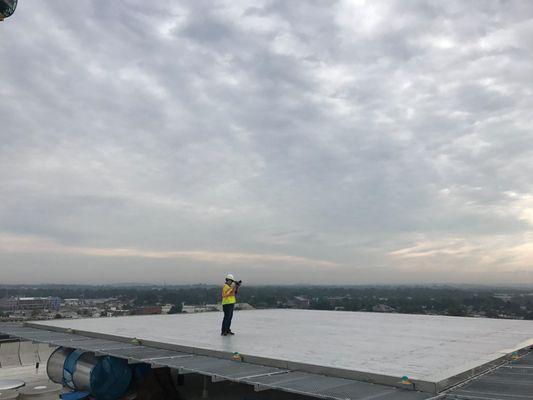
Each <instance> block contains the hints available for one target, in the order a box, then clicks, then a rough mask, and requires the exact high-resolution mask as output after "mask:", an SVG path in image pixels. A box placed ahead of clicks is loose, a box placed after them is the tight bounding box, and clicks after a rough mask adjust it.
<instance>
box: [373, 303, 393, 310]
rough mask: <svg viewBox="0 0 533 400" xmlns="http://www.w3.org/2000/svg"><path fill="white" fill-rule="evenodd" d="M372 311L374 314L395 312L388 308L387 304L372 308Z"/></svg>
mask: <svg viewBox="0 0 533 400" xmlns="http://www.w3.org/2000/svg"><path fill="white" fill-rule="evenodd" d="M372 311H374V312H394V311H395V310H394V308H392V307H391V306H388V305H386V304H376V305H375V306H374V307H372Z"/></svg>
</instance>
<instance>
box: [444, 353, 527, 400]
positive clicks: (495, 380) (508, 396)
mask: <svg viewBox="0 0 533 400" xmlns="http://www.w3.org/2000/svg"><path fill="white" fill-rule="evenodd" d="M445 399H446V400H451V399H458V400H459V399H460V400H463V399H474V400H495V399H497V400H526V399H527V400H533V353H529V354H527V355H525V356H524V357H522V358H520V359H519V360H515V361H511V362H510V363H509V364H507V365H503V366H501V367H499V368H497V369H495V370H493V371H491V372H488V373H486V374H483V375H480V376H478V377H477V378H475V379H473V380H471V381H469V382H467V383H465V384H463V385H461V386H460V387H457V388H456V389H452V390H451V391H450V392H449V393H448V394H447V395H446V397H445Z"/></svg>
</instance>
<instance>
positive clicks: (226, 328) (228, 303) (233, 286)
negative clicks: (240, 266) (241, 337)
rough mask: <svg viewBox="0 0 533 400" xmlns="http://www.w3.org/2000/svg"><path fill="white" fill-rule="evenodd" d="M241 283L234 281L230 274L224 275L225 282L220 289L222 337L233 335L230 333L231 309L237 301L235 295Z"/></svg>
mask: <svg viewBox="0 0 533 400" xmlns="http://www.w3.org/2000/svg"><path fill="white" fill-rule="evenodd" d="M241 282H242V281H238V282H237V281H236V280H235V278H234V277H233V275H232V274H227V275H226V282H225V283H224V286H223V287H222V309H223V310H224V319H223V320H222V333H221V335H222V336H228V335H234V333H233V332H232V331H231V319H232V318H233V309H234V308H235V303H236V302H237V299H236V298H235V295H236V294H237V291H238V290H239V286H240V285H241Z"/></svg>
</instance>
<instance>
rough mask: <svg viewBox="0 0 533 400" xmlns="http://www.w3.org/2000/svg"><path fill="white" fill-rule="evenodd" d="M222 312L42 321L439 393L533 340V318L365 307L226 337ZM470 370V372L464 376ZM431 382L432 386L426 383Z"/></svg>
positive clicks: (242, 326) (244, 318)
mask: <svg viewBox="0 0 533 400" xmlns="http://www.w3.org/2000/svg"><path fill="white" fill-rule="evenodd" d="M221 321H222V314H221V313H200V314H177V315H156V316H135V317H119V318H99V319H79V320H54V321H43V322H37V323H35V325H37V326H44V327H52V328H60V329H73V330H76V331H78V332H80V333H82V332H83V333H85V334H93V335H109V336H110V337H115V338H134V337H135V338H138V339H141V340H144V341H150V342H154V343H157V344H164V345H168V346H177V347H179V348H180V349H182V350H183V349H189V350H190V351H194V352H196V350H198V349H201V350H202V351H203V354H209V352H212V353H213V354H228V355H230V354H232V353H234V352H238V353H240V354H241V355H243V356H244V358H245V360H246V359H247V360H248V361H251V362H253V361H254V360H256V361H257V362H258V363H262V364H269V365H272V366H277V367H282V368H289V369H300V370H304V371H308V372H317V373H323V374H325V375H332V376H342V377H349V378H352V379H360V380H367V381H373V382H376V383H385V384H394V383H396V382H399V380H400V378H401V377H402V376H404V375H407V376H408V377H409V378H411V379H413V380H415V381H419V382H420V383H424V384H425V385H419V387H421V388H422V387H423V388H424V389H422V390H427V391H435V392H438V391H440V390H442V389H444V388H446V387H449V386H451V385H453V384H455V383H457V382H458V381H459V380H461V379H463V378H465V377H466V376H467V375H471V374H472V370H475V371H476V372H479V371H480V370H482V369H484V368H487V367H488V365H487V364H489V365H492V364H491V363H494V362H495V361H496V360H499V359H501V358H502V357H504V356H507V355H509V354H510V353H512V352H514V351H517V350H520V349H524V348H527V347H530V346H532V345H533V321H518V320H500V319H481V318H461V317H445V316H426V315H408V314H378V313H362V312H335V311H307V310H253V311H240V312H236V313H235V315H234V319H233V324H232V330H233V331H235V332H236V333H237V334H236V335H235V336H226V337H222V336H220V325H221ZM465 374H466V375H465ZM426 383H427V384H426Z"/></svg>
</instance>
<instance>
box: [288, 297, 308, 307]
mask: <svg viewBox="0 0 533 400" xmlns="http://www.w3.org/2000/svg"><path fill="white" fill-rule="evenodd" d="M292 301H293V303H294V305H295V306H296V307H298V308H309V307H310V306H311V300H309V299H308V298H307V297H305V296H295V297H294V299H293V300H292Z"/></svg>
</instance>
